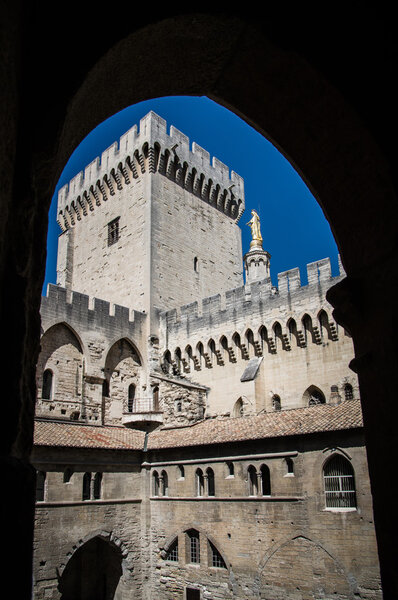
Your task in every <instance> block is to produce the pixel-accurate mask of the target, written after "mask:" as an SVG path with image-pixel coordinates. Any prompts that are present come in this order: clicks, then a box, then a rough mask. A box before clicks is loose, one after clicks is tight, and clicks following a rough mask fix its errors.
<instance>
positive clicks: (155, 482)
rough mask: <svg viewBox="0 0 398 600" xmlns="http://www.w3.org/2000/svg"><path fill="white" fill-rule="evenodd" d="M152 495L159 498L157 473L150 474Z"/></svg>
mask: <svg viewBox="0 0 398 600" xmlns="http://www.w3.org/2000/svg"><path fill="white" fill-rule="evenodd" d="M152 494H153V495H154V496H159V473H158V472H157V471H154V472H153V473H152Z"/></svg>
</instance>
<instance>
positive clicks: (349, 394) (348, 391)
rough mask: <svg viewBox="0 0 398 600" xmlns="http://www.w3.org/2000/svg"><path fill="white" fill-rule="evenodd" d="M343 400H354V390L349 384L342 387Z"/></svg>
mask: <svg viewBox="0 0 398 600" xmlns="http://www.w3.org/2000/svg"><path fill="white" fill-rule="evenodd" d="M344 398H345V399H346V400H352V399H353V398H354V390H353V388H352V385H351V384H350V383H346V384H345V385H344Z"/></svg>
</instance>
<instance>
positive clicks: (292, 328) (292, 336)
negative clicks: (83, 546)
mask: <svg viewBox="0 0 398 600" xmlns="http://www.w3.org/2000/svg"><path fill="white" fill-rule="evenodd" d="M288 330H289V340H290V344H291V345H293V343H294V344H295V345H296V346H297V324H296V321H295V320H294V319H289V323H288Z"/></svg>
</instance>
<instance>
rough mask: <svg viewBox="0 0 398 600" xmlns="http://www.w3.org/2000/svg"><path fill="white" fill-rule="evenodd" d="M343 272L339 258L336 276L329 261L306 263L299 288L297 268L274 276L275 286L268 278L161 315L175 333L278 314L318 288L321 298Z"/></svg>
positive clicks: (297, 304) (301, 304) (325, 259)
mask: <svg viewBox="0 0 398 600" xmlns="http://www.w3.org/2000/svg"><path fill="white" fill-rule="evenodd" d="M343 276H345V271H344V269H343V266H342V264H341V261H340V257H339V275H337V276H335V277H333V276H332V272H331V265H330V259H329V258H324V259H322V260H318V261H315V262H312V263H309V264H307V277H308V284H306V285H301V279H300V270H299V268H295V269H289V270H288V271H284V272H282V273H278V276H277V278H278V286H277V287H274V286H272V284H271V279H270V278H268V279H264V280H262V281H256V282H254V283H250V284H246V285H244V286H241V287H239V288H235V289H232V290H229V291H227V292H225V294H217V295H215V296H211V297H209V298H204V299H203V300H201V301H200V302H193V303H190V304H187V305H185V306H182V307H181V308H179V309H174V310H170V311H165V312H163V313H162V318H163V320H164V324H165V326H166V327H167V328H172V329H176V330H179V329H181V330H183V329H189V331H191V332H193V331H194V330H195V329H202V328H203V327H204V326H205V324H206V323H208V324H211V325H212V326H214V325H215V324H216V323H231V324H232V323H234V322H235V321H236V319H237V317H239V318H242V317H244V315H246V314H247V315H248V316H250V315H254V314H255V313H256V312H260V313H262V314H263V313H264V312H267V311H269V312H273V311H274V310H276V311H280V310H281V309H282V308H284V307H286V306H287V305H291V306H292V307H296V308H297V307H302V309H303V311H304V309H305V306H306V300H307V298H312V297H315V298H317V297H319V294H316V293H315V292H316V291H319V288H320V290H321V292H322V296H323V298H325V295H326V291H327V290H328V289H329V287H331V286H332V285H334V284H335V283H337V282H338V281H339V280H340V279H341V278H342V277H343Z"/></svg>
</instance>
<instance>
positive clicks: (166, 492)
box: [160, 471, 169, 496]
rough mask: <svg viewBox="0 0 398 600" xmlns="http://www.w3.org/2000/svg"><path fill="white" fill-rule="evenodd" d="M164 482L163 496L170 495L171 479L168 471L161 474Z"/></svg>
mask: <svg viewBox="0 0 398 600" xmlns="http://www.w3.org/2000/svg"><path fill="white" fill-rule="evenodd" d="M160 477H161V480H162V496H168V495H169V478H168V476H167V473H166V471H162V472H161V474H160Z"/></svg>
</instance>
